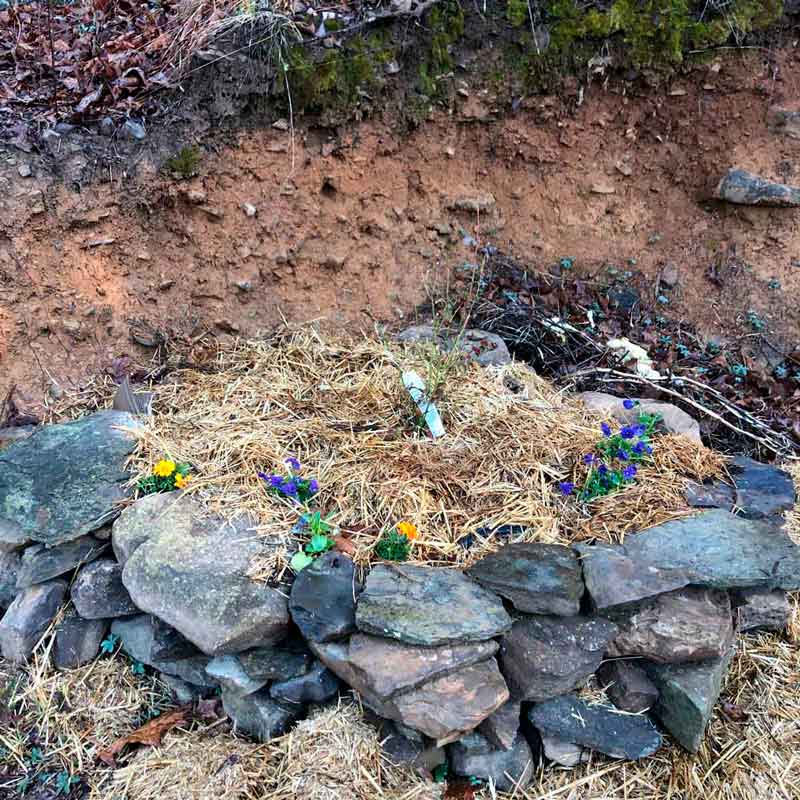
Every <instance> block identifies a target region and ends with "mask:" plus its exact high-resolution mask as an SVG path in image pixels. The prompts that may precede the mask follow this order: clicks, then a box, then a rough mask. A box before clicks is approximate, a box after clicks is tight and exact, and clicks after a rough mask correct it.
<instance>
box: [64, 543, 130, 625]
mask: <svg viewBox="0 0 800 800" xmlns="http://www.w3.org/2000/svg"><path fill="white" fill-rule="evenodd" d="M70 596H71V597H72V604H73V605H74V606H75V609H76V610H77V612H78V613H79V614H80V615H81V616H82V617H83V618H84V619H105V618H110V617H126V616H128V615H129V614H138V613H139V609H138V608H137V607H136V606H135V605H134V603H133V601H132V600H131V596H130V595H129V594H128V590H127V589H126V588H125V587H124V586H123V585H122V567H120V565H119V564H118V563H117V562H116V561H115V560H114V559H113V558H101V559H99V560H98V561H94V562H92V563H91V564H87V565H86V566H85V567H83V568H82V569H81V570H80V571H79V572H78V574H77V576H76V577H75V581H74V582H73V584H72V588H71V590H70Z"/></svg>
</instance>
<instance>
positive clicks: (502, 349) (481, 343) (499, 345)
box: [396, 325, 511, 367]
mask: <svg viewBox="0 0 800 800" xmlns="http://www.w3.org/2000/svg"><path fill="white" fill-rule="evenodd" d="M396 338H397V340H398V341H399V342H434V343H435V344H436V345H437V346H438V347H439V348H440V349H442V350H444V351H445V352H448V351H450V350H452V349H453V347H458V349H459V350H461V352H462V353H464V355H466V356H467V357H468V358H471V359H472V360H473V361H477V363H478V364H480V365H481V366H482V367H486V366H502V365H503V364H508V363H510V362H511V354H510V353H509V352H508V347H507V346H506V343H505V342H504V341H503V340H502V339H501V338H500V337H499V336H498V335H497V334H496V333H489V332H488V331H482V330H477V329H475V328H470V329H468V330H465V331H452V330H445V329H440V330H434V328H433V326H432V325H412V326H411V327H410V328H406V329H405V330H404V331H402V332H401V333H399V334H398V335H397V337H396Z"/></svg>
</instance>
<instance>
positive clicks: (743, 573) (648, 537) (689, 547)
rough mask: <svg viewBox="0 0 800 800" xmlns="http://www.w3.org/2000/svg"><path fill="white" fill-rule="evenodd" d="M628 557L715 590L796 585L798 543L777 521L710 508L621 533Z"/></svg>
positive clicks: (798, 584) (799, 564) (799, 561)
mask: <svg viewBox="0 0 800 800" xmlns="http://www.w3.org/2000/svg"><path fill="white" fill-rule="evenodd" d="M622 549H623V551H624V552H625V553H626V554H627V556H628V557H630V558H631V559H633V560H634V561H637V562H638V563H640V564H643V565H650V566H654V567H657V568H659V569H674V570H684V571H686V572H687V573H689V574H690V575H691V576H692V580H691V583H694V584H699V585H702V586H709V587H712V588H715V589H741V588H754V587H764V588H772V589H787V590H791V589H797V588H800V547H798V546H797V545H796V544H795V543H794V542H793V541H792V540H791V539H790V538H789V537H788V536H787V534H786V533H785V532H784V531H783V530H781V527H780V524H779V522H778V521H774V520H750V519H743V518H742V517H737V516H735V515H734V514H731V513H730V512H728V511H723V510H721V509H712V510H711V511H704V512H703V513H702V514H698V515H696V516H693V517H686V518H685V519H676V520H671V521H670V522H665V523H664V524H663V525H657V526H656V527H654V528H649V529H648V530H646V531H642V532H641V533H634V534H630V535H628V536H626V537H625V545H624V547H623V548H622Z"/></svg>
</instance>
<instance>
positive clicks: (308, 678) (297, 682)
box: [269, 661, 339, 704]
mask: <svg viewBox="0 0 800 800" xmlns="http://www.w3.org/2000/svg"><path fill="white" fill-rule="evenodd" d="M337 691H339V679H338V678H337V677H336V676H335V675H334V674H333V673H332V672H331V671H330V670H329V669H328V668H327V667H326V666H325V665H324V664H322V663H321V662H319V661H317V662H316V663H315V664H314V665H313V666H312V667H311V669H310V670H309V671H308V672H306V673H305V674H303V675H298V676H297V677H295V678H289V679H288V680H285V681H278V682H276V683H273V684H272V686H270V687H269V693H270V696H271V697H273V698H274V699H275V700H280V701H282V702H285V703H297V704H299V703H323V702H324V701H325V700H329V699H330V698H331V697H333V696H334V695H335V694H336V692H337Z"/></svg>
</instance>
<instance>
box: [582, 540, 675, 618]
mask: <svg viewBox="0 0 800 800" xmlns="http://www.w3.org/2000/svg"><path fill="white" fill-rule="evenodd" d="M575 549H576V550H577V551H578V553H579V554H580V556H581V563H582V564H583V579H584V581H586V591H587V592H588V593H589V597H590V598H591V600H592V605H593V607H594V608H595V610H597V611H600V612H604V611H608V610H610V609H614V608H618V607H619V606H625V605H628V604H630V603H637V602H640V601H641V600H646V599H647V598H649V597H655V596H656V595H659V594H663V593H664V592H669V591H672V590H673V589H680V588H682V587H684V586H686V585H687V584H688V583H689V582H690V579H691V576H690V575H689V573H687V572H686V571H685V570H682V569H661V568H659V567H656V566H653V565H652V564H650V563H647V562H643V561H642V560H641V559H636V558H633V557H631V556H630V555H629V554H628V553H627V552H626V550H625V548H624V547H623V546H619V545H612V544H603V543H598V544H596V545H584V544H576V545H575Z"/></svg>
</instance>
